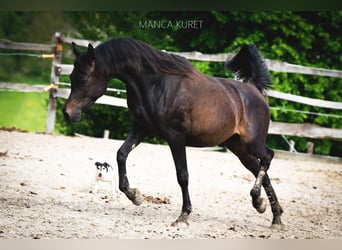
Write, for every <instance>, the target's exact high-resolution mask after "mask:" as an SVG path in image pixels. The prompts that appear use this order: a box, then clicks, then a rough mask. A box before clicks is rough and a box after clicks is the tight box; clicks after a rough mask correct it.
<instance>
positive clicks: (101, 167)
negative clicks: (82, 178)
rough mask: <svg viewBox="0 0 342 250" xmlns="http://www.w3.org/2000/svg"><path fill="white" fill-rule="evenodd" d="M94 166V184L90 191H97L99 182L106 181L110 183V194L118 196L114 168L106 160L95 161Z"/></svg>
mask: <svg viewBox="0 0 342 250" xmlns="http://www.w3.org/2000/svg"><path fill="white" fill-rule="evenodd" d="M95 166H96V176H95V185H94V188H93V190H92V191H90V192H91V193H97V191H98V190H99V182H100V181H102V182H108V183H110V184H111V191H112V195H113V196H114V195H115V196H116V197H118V194H119V192H118V190H117V188H116V181H115V174H114V169H113V167H112V166H111V165H109V164H108V163H107V162H104V163H101V162H95Z"/></svg>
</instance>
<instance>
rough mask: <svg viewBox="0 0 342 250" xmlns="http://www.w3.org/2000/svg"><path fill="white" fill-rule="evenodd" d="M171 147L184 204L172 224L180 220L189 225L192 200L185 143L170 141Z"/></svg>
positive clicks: (174, 224)
mask: <svg viewBox="0 0 342 250" xmlns="http://www.w3.org/2000/svg"><path fill="white" fill-rule="evenodd" d="M169 145H170V149H171V152H172V156H173V160H174V162H175V165H176V172H177V181H178V184H179V185H180V187H181V190H182V197H183V206H182V211H181V214H180V216H179V217H178V219H177V220H176V221H175V222H173V223H172V224H171V225H172V226H176V225H177V224H178V223H179V222H183V223H185V224H187V225H189V223H188V221H187V219H188V215H189V214H190V213H191V202H190V195H189V190H188V183H189V175H188V168H187V162H186V151H185V145H184V144H182V143H179V142H177V143H172V142H171V143H170V142H169Z"/></svg>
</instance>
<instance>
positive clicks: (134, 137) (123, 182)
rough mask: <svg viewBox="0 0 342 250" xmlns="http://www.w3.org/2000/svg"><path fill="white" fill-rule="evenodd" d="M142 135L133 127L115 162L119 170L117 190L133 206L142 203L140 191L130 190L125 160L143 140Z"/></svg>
mask: <svg viewBox="0 0 342 250" xmlns="http://www.w3.org/2000/svg"><path fill="white" fill-rule="evenodd" d="M143 138H144V133H143V132H142V131H141V130H140V129H139V128H138V127H137V126H135V127H134V128H133V129H132V130H131V132H130V133H129V135H128V137H127V139H126V141H125V142H124V143H123V144H122V146H121V147H120V149H119V150H118V152H117V158H116V159H117V162H118V169H119V189H120V191H122V192H123V193H124V194H125V195H126V196H127V197H128V199H129V200H131V201H132V202H133V204H134V205H137V206H138V205H140V204H141V203H142V201H143V199H142V197H141V194H140V191H139V189H137V188H130V186H129V181H128V178H127V171H126V160H127V157H128V154H129V153H130V152H131V151H132V150H133V149H134V148H135V147H136V146H137V145H138V144H139V143H140V142H141V141H142V140H143Z"/></svg>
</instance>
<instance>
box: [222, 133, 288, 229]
mask: <svg viewBox="0 0 342 250" xmlns="http://www.w3.org/2000/svg"><path fill="white" fill-rule="evenodd" d="M224 145H225V146H226V147H227V148H229V149H230V150H231V151H232V152H233V153H234V154H235V155H236V156H238V157H239V159H240V161H241V163H242V164H243V165H244V166H245V167H246V168H247V169H248V170H250V171H251V172H252V173H253V175H254V176H255V177H256V178H258V177H259V173H260V168H261V167H260V165H261V164H260V161H259V160H258V158H257V157H255V156H254V155H252V154H250V153H249V152H248V150H247V147H246V145H245V144H243V143H242V142H241V141H240V138H239V137H238V136H236V137H233V138H232V139H230V140H228V141H227V142H226V143H225V144H224ZM267 151H268V152H269V153H270V155H269V162H268V166H267V168H268V167H269V165H270V162H271V160H272V157H273V151H272V150H269V149H267ZM259 178H261V179H260V180H259V181H261V182H262V183H259V184H260V185H262V186H263V187H264V189H265V192H266V194H267V197H268V199H269V201H270V204H271V209H272V213H273V220H272V225H281V224H282V223H281V218H280V216H281V214H282V212H283V210H282V208H281V206H280V204H279V202H278V199H277V196H276V194H275V191H274V189H273V187H272V185H271V181H270V179H269V177H268V174H267V169H266V171H265V172H264V173H262V174H261V177H259ZM259 181H256V182H259ZM259 184H258V183H257V188H258V185H259ZM254 188H255V185H254V187H253V189H252V191H251V196H252V201H253V206H254V207H255V208H256V209H257V211H258V212H264V211H265V209H266V202H265V200H264V199H263V198H261V197H260V191H261V190H260V189H261V187H259V188H258V189H259V190H254Z"/></svg>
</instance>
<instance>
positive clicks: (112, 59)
mask: <svg viewBox="0 0 342 250" xmlns="http://www.w3.org/2000/svg"><path fill="white" fill-rule="evenodd" d="M96 57H97V59H100V58H101V59H100V60H101V61H103V62H104V64H103V65H102V67H109V66H111V67H114V68H115V72H120V71H121V70H123V66H125V67H126V69H128V70H129V71H130V73H134V74H139V73H141V72H143V71H145V72H152V73H163V74H170V75H186V74H188V73H189V71H192V70H193V69H194V67H193V66H192V64H191V63H190V62H189V61H188V60H186V59H185V58H184V57H182V56H178V55H174V54H169V53H166V52H163V51H160V50H157V49H155V48H153V47H151V46H149V45H148V44H146V43H144V42H141V41H138V40H134V39H130V38H112V39H110V40H108V41H106V42H104V43H102V44H100V45H99V46H98V47H97V48H96Z"/></svg>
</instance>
